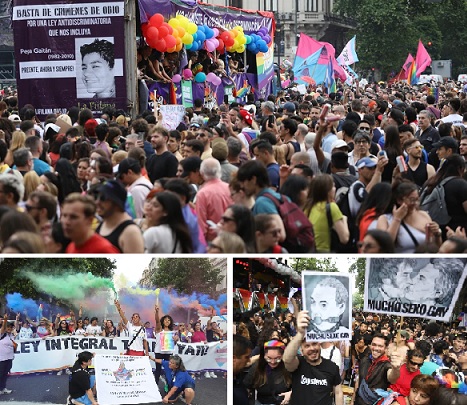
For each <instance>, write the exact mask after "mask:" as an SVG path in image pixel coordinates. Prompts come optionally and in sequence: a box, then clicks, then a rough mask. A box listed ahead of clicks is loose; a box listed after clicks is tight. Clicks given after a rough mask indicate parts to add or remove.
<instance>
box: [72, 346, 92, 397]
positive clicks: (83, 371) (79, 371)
mask: <svg viewBox="0 0 467 405" xmlns="http://www.w3.org/2000/svg"><path fill="white" fill-rule="evenodd" d="M92 358H93V354H92V353H91V352H87V351H84V352H81V353H80V354H78V360H76V362H75V364H74V365H73V368H72V369H71V375H70V383H69V387H68V393H69V394H70V396H69V397H68V403H69V404H73V403H75V402H74V401H76V402H79V403H83V404H91V405H97V401H96V400H95V398H94V393H93V391H92V389H93V387H94V384H95V376H91V375H90V374H89V370H88V367H89V366H90V365H91V363H92Z"/></svg>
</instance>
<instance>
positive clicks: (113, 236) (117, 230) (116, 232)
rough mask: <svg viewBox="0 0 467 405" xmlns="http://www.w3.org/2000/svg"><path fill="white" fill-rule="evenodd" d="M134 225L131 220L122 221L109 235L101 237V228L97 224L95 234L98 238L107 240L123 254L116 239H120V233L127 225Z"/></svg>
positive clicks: (100, 225)
mask: <svg viewBox="0 0 467 405" xmlns="http://www.w3.org/2000/svg"><path fill="white" fill-rule="evenodd" d="M132 224H134V222H133V221H132V220H131V219H127V220H126V221H123V222H122V223H121V224H120V225H118V226H117V227H116V228H115V229H114V230H113V231H112V232H111V233H109V234H108V235H107V236H104V235H101V234H100V231H101V227H102V223H100V224H99V226H98V227H97V229H96V233H98V234H99V235H100V236H102V237H103V238H105V239H107V240H108V241H109V242H110V243H111V244H112V245H114V246H115V247H116V248H117V249H118V250H120V252H122V253H123V250H122V248H121V247H120V245H119V244H118V239H119V238H120V235H121V234H122V232H123V231H124V230H125V228H126V227H127V226H129V225H132Z"/></svg>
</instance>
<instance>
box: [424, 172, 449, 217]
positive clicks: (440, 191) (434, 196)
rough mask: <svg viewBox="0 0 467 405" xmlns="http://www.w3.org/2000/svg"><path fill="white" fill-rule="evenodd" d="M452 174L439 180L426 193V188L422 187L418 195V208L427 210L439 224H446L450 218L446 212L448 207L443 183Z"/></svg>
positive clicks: (447, 180) (446, 181)
mask: <svg viewBox="0 0 467 405" xmlns="http://www.w3.org/2000/svg"><path fill="white" fill-rule="evenodd" d="M453 178H454V176H450V177H446V178H445V179H444V180H443V181H441V182H440V183H439V184H438V185H437V186H436V187H435V188H434V189H433V190H432V191H431V193H430V194H428V192H427V189H426V188H424V189H423V191H422V195H421V196H420V209H422V210H423V211H426V212H428V214H429V215H430V217H431V219H432V220H433V221H434V222H436V223H438V224H439V225H441V226H443V225H447V224H448V223H449V221H450V220H451V216H450V215H449V214H448V207H447V205H446V193H445V191H444V185H445V184H446V183H448V182H449V181H450V180H452V179H453Z"/></svg>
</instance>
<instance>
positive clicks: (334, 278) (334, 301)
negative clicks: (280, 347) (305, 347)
mask: <svg viewBox="0 0 467 405" xmlns="http://www.w3.org/2000/svg"><path fill="white" fill-rule="evenodd" d="M302 303H303V310H305V311H308V314H309V316H310V326H309V327H308V330H307V333H306V340H307V341H323V342H324V341H332V340H350V339H351V338H352V328H351V322H352V315H351V310H352V292H351V287H350V279H349V275H348V274H343V273H323V272H315V271H304V272H302Z"/></svg>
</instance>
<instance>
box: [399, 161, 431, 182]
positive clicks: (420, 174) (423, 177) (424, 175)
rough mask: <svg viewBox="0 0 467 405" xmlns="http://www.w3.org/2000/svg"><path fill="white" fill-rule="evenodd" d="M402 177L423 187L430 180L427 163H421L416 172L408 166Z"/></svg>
mask: <svg viewBox="0 0 467 405" xmlns="http://www.w3.org/2000/svg"><path fill="white" fill-rule="evenodd" d="M402 177H403V178H405V179H408V180H411V181H413V182H414V183H415V184H416V185H417V186H419V187H422V186H423V184H425V181H427V180H428V171H427V169H426V163H425V162H420V164H419V165H418V167H417V168H416V169H415V170H412V169H411V168H410V166H409V165H407V172H405V173H403V174H402Z"/></svg>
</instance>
